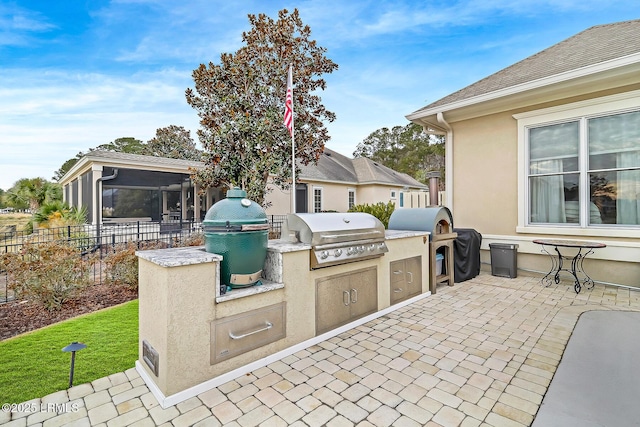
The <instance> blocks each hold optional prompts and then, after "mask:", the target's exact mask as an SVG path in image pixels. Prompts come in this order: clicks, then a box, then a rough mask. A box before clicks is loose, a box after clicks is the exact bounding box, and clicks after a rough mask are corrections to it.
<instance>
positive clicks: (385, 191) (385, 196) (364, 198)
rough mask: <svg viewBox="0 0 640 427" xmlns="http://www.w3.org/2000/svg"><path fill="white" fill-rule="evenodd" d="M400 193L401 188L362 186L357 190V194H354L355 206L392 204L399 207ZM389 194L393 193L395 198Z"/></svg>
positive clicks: (377, 185) (374, 185)
mask: <svg viewBox="0 0 640 427" xmlns="http://www.w3.org/2000/svg"><path fill="white" fill-rule="evenodd" d="M401 191H402V188H401V187H393V186H390V185H380V184H370V185H362V186H360V187H359V188H358V192H357V194H356V204H358V205H374V204H376V203H380V202H382V203H385V204H386V203H389V202H393V203H394V204H395V205H396V206H400V192H401ZM391 192H395V197H392V195H391Z"/></svg>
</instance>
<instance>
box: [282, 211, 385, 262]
mask: <svg viewBox="0 0 640 427" xmlns="http://www.w3.org/2000/svg"><path fill="white" fill-rule="evenodd" d="M282 235H283V238H285V239H286V238H287V237H289V238H293V240H294V241H296V242H301V243H306V244H308V245H311V259H310V261H311V268H312V269H315V268H321V267H329V266H332V265H339V264H345V263H347V262H355V261H361V260H364V259H370V258H376V257H380V256H383V255H384V254H385V253H386V252H388V248H387V244H386V243H385V229H384V225H383V224H382V223H381V222H380V220H379V219H377V218H376V217H374V216H373V215H369V214H367V213H362V212H348V213H337V212H335V213H334V212H329V213H300V214H289V215H288V216H287V221H286V222H285V223H284V224H283V230H282Z"/></svg>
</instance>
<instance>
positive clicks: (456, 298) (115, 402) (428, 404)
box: [0, 272, 640, 427]
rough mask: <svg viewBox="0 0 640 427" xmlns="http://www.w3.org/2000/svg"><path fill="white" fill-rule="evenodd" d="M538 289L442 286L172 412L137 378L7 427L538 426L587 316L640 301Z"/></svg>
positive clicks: (597, 291)
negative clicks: (573, 339) (573, 335)
mask: <svg viewBox="0 0 640 427" xmlns="http://www.w3.org/2000/svg"><path fill="white" fill-rule="evenodd" d="M539 280H540V276H538V275H530V274H526V273H519V276H518V277H517V278H513V279H508V278H501V277H494V276H491V275H490V274H488V273H486V272H482V273H481V274H480V275H479V276H478V277H476V278H474V279H472V280H469V281H466V282H462V283H457V284H456V285H455V286H452V287H449V286H440V287H438V289H437V293H436V294H435V295H431V296H429V297H427V298H425V299H422V300H420V301H418V302H415V303H413V304H410V305H407V306H405V307H402V308H399V309H398V310H396V311H394V312H392V313H389V314H387V315H385V316H382V317H380V318H378V319H375V320H373V321H370V322H368V323H366V324H364V325H361V326H358V327H355V328H353V329H350V330H349V331H347V332H344V333H342V334H340V335H338V336H335V337H333V338H330V339H328V340H326V341H323V342H321V343H319V344H317V345H314V346H312V347H309V348H307V349H304V350H301V351H299V352H297V353H295V354H293V355H291V356H288V357H286V358H284V359H282V360H280V361H277V362H274V363H271V364H269V365H267V366H265V367H263V368H260V369H258V370H256V371H254V372H252V373H251V374H248V375H244V376H242V377H239V378H237V379H235V380H232V381H229V382H227V383H225V384H223V385H221V386H219V387H217V388H214V389H212V390H209V391H207V392H205V393H202V394H200V395H198V396H197V397H194V398H191V399H189V400H187V401H184V402H181V403H179V404H177V405H175V406H172V407H170V408H167V409H162V408H161V407H160V405H159V404H158V402H157V400H156V399H155V397H154V396H153V395H152V394H151V393H150V392H149V390H148V388H147V387H146V385H145V384H144V382H143V381H142V379H141V378H140V377H139V375H138V373H137V372H136V370H135V369H130V370H127V371H126V372H124V373H122V372H121V373H117V374H114V375H111V376H109V377H106V378H101V379H98V380H96V381H94V382H92V383H91V384H82V385H78V386H75V387H73V388H71V389H69V390H65V391H62V392H57V393H54V394H52V395H49V396H45V397H43V398H41V399H35V400H34V401H32V402H33V403H35V404H37V405H40V404H42V403H53V405H51V408H52V411H53V412H46V411H45V412H36V413H13V414H9V413H6V412H0V424H2V425H7V426H32V425H42V426H44V427H49V426H60V425H67V426H98V425H99V426H107V427H115V426H128V425H131V426H188V425H194V426H241V427H249V426H288V425H291V426H325V425H326V426H392V425H393V426H433V427H436V426H443V427H449V426H464V427H472V426H492V427H511V426H513V427H519V426H529V425H531V423H532V422H533V420H534V418H535V415H536V413H537V411H538V408H539V407H540V404H541V402H542V399H543V397H544V395H545V393H546V391H547V389H548V387H549V384H550V383H551V380H552V378H553V375H554V373H555V371H556V369H557V367H558V365H559V363H560V360H561V358H562V355H563V353H564V350H565V347H566V345H567V342H568V340H569V337H570V336H571V333H572V331H573V329H574V327H575V325H576V322H577V320H578V317H579V315H580V314H581V313H583V312H585V311H591V310H631V311H640V292H637V291H634V290H630V289H627V288H618V287H611V286H602V285H598V284H597V285H596V286H595V287H594V288H593V289H592V290H583V291H582V292H581V293H580V294H578V295H576V294H575V292H574V291H573V286H571V284H570V283H568V282H561V283H560V284H558V285H554V286H551V287H548V288H545V287H543V286H542V285H541V284H540V282H539ZM55 403H57V404H59V405H58V406H56V405H55ZM61 404H67V405H61ZM71 408H72V409H73V410H70V409H71ZM56 410H58V411H56Z"/></svg>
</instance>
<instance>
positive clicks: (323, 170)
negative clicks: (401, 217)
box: [267, 147, 428, 215]
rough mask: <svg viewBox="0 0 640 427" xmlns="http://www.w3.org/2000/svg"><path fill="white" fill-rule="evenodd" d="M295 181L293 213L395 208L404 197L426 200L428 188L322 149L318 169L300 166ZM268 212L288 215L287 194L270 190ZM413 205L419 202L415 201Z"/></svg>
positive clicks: (376, 165)
mask: <svg viewBox="0 0 640 427" xmlns="http://www.w3.org/2000/svg"><path fill="white" fill-rule="evenodd" d="M300 169H301V173H300V176H299V177H298V178H297V181H298V184H297V191H296V205H297V207H296V212H322V211H337V212H346V211H348V210H349V208H350V207H351V206H353V205H363V204H375V203H379V202H382V203H388V202H393V203H394V204H395V205H396V206H399V207H400V206H402V207H405V206H407V207H408V206H410V205H409V203H408V202H409V200H407V203H405V200H404V198H405V193H406V194H414V195H415V194H416V193H418V194H422V195H424V196H423V197H422V200H421V202H422V204H423V205H422V206H424V203H425V202H424V200H428V193H426V190H427V189H428V186H426V185H424V184H422V183H420V182H419V181H417V180H415V179H413V178H412V177H410V176H409V175H407V174H405V173H400V172H396V171H394V170H393V169H389V168H388V167H386V166H383V165H381V164H379V163H377V162H374V161H373V160H371V159H368V158H364V157H360V158H357V159H350V158H348V157H346V156H343V155H342V154H339V153H336V152H335V151H333V150H330V149H328V148H326V147H325V149H324V152H323V153H322V155H321V156H320V159H319V160H318V164H317V165H308V166H304V165H300ZM269 189H270V190H271V191H270V192H269V193H268V194H267V200H268V201H270V202H271V203H272V205H271V206H270V207H269V208H267V213H268V214H270V215H279V214H286V213H289V212H291V202H290V193H289V191H283V190H280V189H279V188H277V187H274V186H269ZM414 200H415V202H414V205H416V204H417V203H418V201H417V200H420V198H417V197H414Z"/></svg>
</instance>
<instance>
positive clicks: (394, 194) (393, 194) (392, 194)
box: [391, 190, 396, 200]
mask: <svg viewBox="0 0 640 427" xmlns="http://www.w3.org/2000/svg"><path fill="white" fill-rule="evenodd" d="M395 198H396V192H395V190H391V200H393V199H395Z"/></svg>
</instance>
